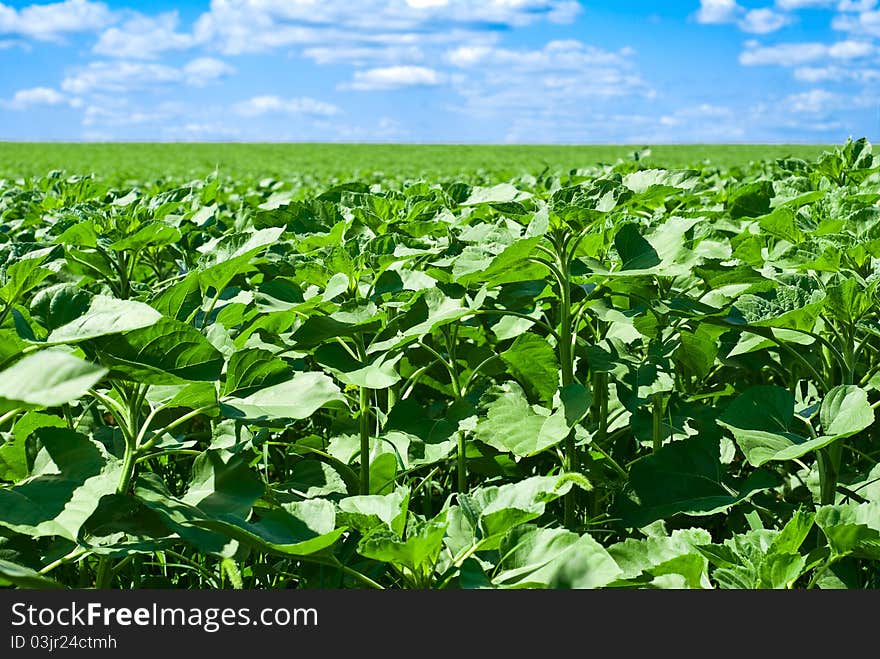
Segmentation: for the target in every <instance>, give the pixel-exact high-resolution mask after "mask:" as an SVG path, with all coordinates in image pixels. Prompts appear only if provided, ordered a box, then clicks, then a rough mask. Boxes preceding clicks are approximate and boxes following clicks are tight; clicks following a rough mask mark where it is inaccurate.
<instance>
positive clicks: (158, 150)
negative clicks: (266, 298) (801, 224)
mask: <svg viewBox="0 0 880 659" xmlns="http://www.w3.org/2000/svg"><path fill="white" fill-rule="evenodd" d="M640 148H641V147H639V146H637V145H629V146H497V145H414V144H406V145H398V144H377V145H370V144H151V143H134V144H118V143H114V144H78V143H63V144H50V143H10V142H7V143H0V177H7V178H20V177H30V176H41V175H44V174H45V173H46V172H48V171H50V170H53V169H62V170H65V171H68V172H71V173H78V174H84V173H94V174H97V175H99V176H102V177H107V178H111V179H118V180H126V179H139V180H143V179H144V178H166V177H174V178H200V177H203V176H206V175H207V174H209V173H211V172H212V171H214V170H215V169H218V170H219V171H220V172H221V173H223V174H225V175H227V176H230V177H233V178H240V177H247V176H250V177H253V176H271V177H275V178H284V177H286V176H292V175H297V176H313V177H315V178H318V179H323V178H326V177H336V176H361V177H366V176H369V175H376V174H381V173H385V174H391V173H393V174H394V175H396V176H405V177H416V176H421V175H425V176H440V177H443V176H454V175H455V174H456V173H458V172H471V173H473V172H479V171H482V172H485V173H486V174H487V175H489V176H491V177H493V178H494V177H499V178H507V177H510V176H517V175H521V174H524V173H533V174H534V173H538V172H540V171H541V170H543V169H544V168H545V167H549V168H550V169H552V170H554V171H568V170H572V169H577V168H582V167H587V166H590V165H595V164H597V163H607V162H611V163H613V162H615V161H617V160H618V159H621V158H628V157H630V156H631V154H632V153H633V152H635V151H637V150H639V149H640ZM827 148H828V147H826V146H823V145H786V144H774V145H711V144H710V145H702V144H699V145H662V146H652V147H650V150H651V155H650V156H648V157H647V158H646V161H647V162H650V163H652V164H656V165H658V166H661V165H662V166H665V167H684V166H687V165H690V164H693V163H698V162H702V161H706V160H708V161H710V162H711V163H712V164H714V165H717V166H719V167H723V168H728V167H733V166H738V165H747V164H748V163H749V162H751V161H755V160H773V159H776V158H781V157H786V156H794V157H799V158H805V159H813V158H815V157H816V156H817V155H818V154H820V153H821V152H822V151H824V150H825V149H827Z"/></svg>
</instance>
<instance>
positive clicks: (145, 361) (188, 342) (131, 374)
mask: <svg viewBox="0 0 880 659" xmlns="http://www.w3.org/2000/svg"><path fill="white" fill-rule="evenodd" d="M93 345H94V349H95V350H96V353H97V355H98V357H99V359H100V360H101V362H102V363H103V364H104V365H105V366H107V367H108V368H110V370H111V371H112V373H113V376H114V377H116V378H120V379H126V380H135V381H138V382H143V383H149V384H177V383H180V382H186V381H203V382H210V381H213V380H217V379H219V377H220V370H221V369H222V368H223V355H222V354H221V353H220V352H219V351H218V350H217V349H216V348H215V347H214V346H212V345H211V343H210V342H209V341H208V339H206V338H205V337H204V336H203V335H202V334H201V333H200V332H199V331H198V330H196V329H195V328H193V327H191V326H190V325H187V324H185V323H182V322H180V321H178V320H172V319H170V318H162V319H160V320H159V321H157V322H156V323H154V324H153V325H151V326H150V327H145V328H142V329H138V330H134V331H131V332H127V333H125V334H123V335H120V336H114V337H110V338H105V339H102V340H101V341H96V342H94V344H93Z"/></svg>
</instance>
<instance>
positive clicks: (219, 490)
mask: <svg viewBox="0 0 880 659" xmlns="http://www.w3.org/2000/svg"><path fill="white" fill-rule="evenodd" d="M262 495H263V483H262V481H260V479H259V477H258V476H257V475H256V474H255V473H254V472H253V471H251V470H250V469H249V468H248V466H247V464H246V463H245V462H244V461H243V460H242V459H241V458H239V457H235V456H233V457H229V456H225V455H224V454H223V453H222V452H220V451H205V452H203V453H201V454H199V455H198V457H196V459H195V461H194V462H193V465H192V476H191V478H190V482H189V487H188V489H187V491H186V494H184V495H183V496H182V497H181V499H180V500H181V501H182V502H183V503H186V504H189V505H190V506H194V507H196V508H198V509H199V510H201V511H202V512H204V513H206V514H207V515H217V516H221V515H235V516H238V517H245V516H247V514H248V513H249V512H250V510H251V506H253V504H254V501H256V500H257V499H259V498H260V497H261V496H262Z"/></svg>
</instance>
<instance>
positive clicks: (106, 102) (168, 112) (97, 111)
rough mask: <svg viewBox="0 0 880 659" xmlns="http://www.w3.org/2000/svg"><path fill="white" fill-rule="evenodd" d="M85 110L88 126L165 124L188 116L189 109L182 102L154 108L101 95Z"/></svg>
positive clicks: (85, 122) (83, 123)
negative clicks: (142, 106) (141, 106)
mask: <svg viewBox="0 0 880 659" xmlns="http://www.w3.org/2000/svg"><path fill="white" fill-rule="evenodd" d="M93 101H94V102H93V103H91V104H89V105H87V106H86V108H85V110H84V111H83V117H82V125H83V126H86V127H92V126H102V127H104V128H106V127H126V128H128V129H131V128H132V127H136V126H144V125H151V126H164V125H167V124H168V123H169V122H171V121H173V120H175V119H178V118H180V117H183V116H186V113H187V109H186V107H185V106H183V105H182V104H180V103H174V102H166V103H160V104H159V105H158V106H156V107H152V108H139V107H132V105H131V104H130V103H129V101H128V99H125V98H119V97H117V96H99V97H96V98H95V99H93Z"/></svg>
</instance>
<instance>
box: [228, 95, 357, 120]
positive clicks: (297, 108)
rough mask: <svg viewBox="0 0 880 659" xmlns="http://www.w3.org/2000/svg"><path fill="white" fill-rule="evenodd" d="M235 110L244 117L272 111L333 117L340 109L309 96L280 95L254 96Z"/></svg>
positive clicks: (236, 105)
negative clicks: (286, 96) (285, 96)
mask: <svg viewBox="0 0 880 659" xmlns="http://www.w3.org/2000/svg"><path fill="white" fill-rule="evenodd" d="M233 111H234V112H235V113H236V114H238V115H241V116H243V117H258V116H261V115H264V114H270V113H282V114H307V115H317V116H324V117H332V116H333V115H336V114H339V112H340V110H339V108H338V107H336V106H335V105H332V104H330V103H325V102H324V101H318V100H315V99H313V98H309V97H307V96H303V97H299V98H281V97H280V96H271V95H266V96H254V97H253V98H250V99H248V100H246V101H242V102H241V103H236V104H235V106H233Z"/></svg>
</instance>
